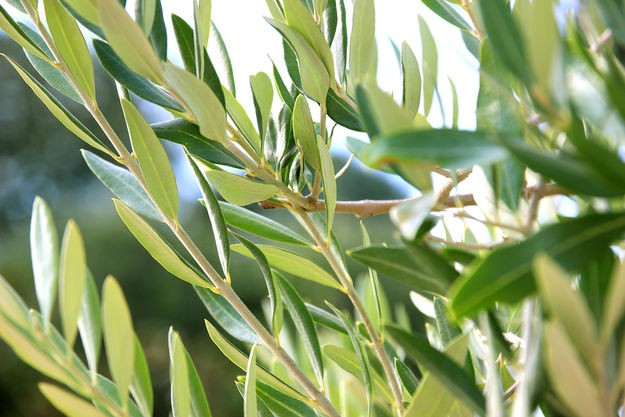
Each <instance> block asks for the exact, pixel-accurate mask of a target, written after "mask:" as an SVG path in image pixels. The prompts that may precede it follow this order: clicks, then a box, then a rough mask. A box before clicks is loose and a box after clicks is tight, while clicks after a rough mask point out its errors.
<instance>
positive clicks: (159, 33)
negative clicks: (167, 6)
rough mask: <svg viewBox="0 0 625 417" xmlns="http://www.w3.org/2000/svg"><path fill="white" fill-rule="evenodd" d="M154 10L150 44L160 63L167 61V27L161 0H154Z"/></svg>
mask: <svg viewBox="0 0 625 417" xmlns="http://www.w3.org/2000/svg"><path fill="white" fill-rule="evenodd" d="M155 3H156V8H155V15H154V23H153V24H152V31H151V32H150V37H149V39H150V43H151V44H152V46H153V47H154V51H155V52H156V55H157V56H158V58H159V59H160V60H161V61H167V44H168V39H167V27H166V26H165V16H164V15H163V5H162V1H161V0H155Z"/></svg>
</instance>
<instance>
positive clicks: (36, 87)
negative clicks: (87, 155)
mask: <svg viewBox="0 0 625 417" xmlns="http://www.w3.org/2000/svg"><path fill="white" fill-rule="evenodd" d="M3 56H4V57H5V58H6V59H7V61H9V63H10V64H11V65H12V66H13V68H15V70H16V71H17V73H18V74H19V75H20V77H22V79H23V80H24V82H25V83H26V84H27V85H28V86H29V87H30V88H31V89H32V90H33V92H34V93H35V94H36V95H37V97H39V100H41V102H42V103H43V104H44V105H45V106H46V107H47V108H48V110H50V112H52V114H53V115H54V117H56V118H57V119H58V121H59V122H61V123H62V124H63V126H65V127H66V128H67V129H68V130H69V131H70V132H72V133H73V134H74V135H76V136H78V138H79V139H81V140H83V141H85V142H86V143H87V144H88V145H90V146H93V147H94V148H96V149H98V150H99V151H102V152H104V153H106V154H109V155H111V156H114V154H113V152H111V151H110V150H109V149H107V148H106V147H105V146H104V145H102V143H101V142H100V140H99V139H98V138H97V137H96V136H95V135H94V134H93V133H91V132H90V131H89V129H87V128H86V127H85V126H84V125H83V124H82V123H81V122H80V121H79V120H78V119H76V117H74V115H72V114H71V113H70V112H69V111H68V110H67V109H66V108H65V107H64V106H63V105H62V104H61V103H60V102H59V101H58V100H57V99H56V98H55V97H54V96H53V95H52V94H50V93H49V92H48V91H47V90H46V89H45V88H44V87H43V86H42V85H41V84H40V83H39V81H37V80H36V79H35V78H33V76H32V75H30V74H29V73H28V72H26V71H25V70H24V69H23V68H22V67H20V66H19V65H18V64H17V63H15V62H14V61H13V60H12V59H11V58H9V57H7V56H6V55H3Z"/></svg>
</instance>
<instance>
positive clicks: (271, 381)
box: [204, 320, 308, 401]
mask: <svg viewBox="0 0 625 417" xmlns="http://www.w3.org/2000/svg"><path fill="white" fill-rule="evenodd" d="M204 323H205V324H206V329H207V330H208V334H209V336H210V338H211V340H212V341H213V343H215V345H216V346H217V347H218V348H219V350H220V351H221V352H222V353H223V354H224V355H225V356H226V357H227V358H228V359H230V361H231V362H232V363H233V364H235V365H236V366H237V367H239V369H243V370H245V369H246V368H247V363H248V357H247V356H246V355H244V354H243V353H242V352H241V351H240V350H239V349H237V348H236V347H235V346H233V345H232V344H231V343H230V342H228V340H226V339H225V338H224V337H223V336H222V335H221V334H220V333H219V331H218V330H217V329H216V328H215V327H214V326H213V325H212V324H210V322H209V321H208V320H204ZM256 375H257V376H258V379H259V380H260V381H263V382H265V383H266V384H268V385H270V386H272V387H273V388H275V389H277V390H278V391H280V392H282V393H284V394H286V395H288V396H290V397H292V398H294V399H298V400H300V401H308V397H306V396H304V395H302V394H300V393H299V392H297V391H295V390H294V389H293V388H291V387H290V386H289V385H287V384H286V383H284V382H283V381H282V380H280V379H278V378H277V377H275V376H274V375H273V374H271V373H269V372H268V371H267V370H265V369H264V368H263V367H262V366H258V367H257V369H256Z"/></svg>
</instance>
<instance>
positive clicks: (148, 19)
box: [135, 0, 156, 37]
mask: <svg viewBox="0 0 625 417" xmlns="http://www.w3.org/2000/svg"><path fill="white" fill-rule="evenodd" d="M155 16H156V0H137V3H136V5H135V19H136V20H137V23H139V25H140V26H141V29H142V30H143V33H145V36H147V37H149V36H150V33H152V26H153V25H154V17H155Z"/></svg>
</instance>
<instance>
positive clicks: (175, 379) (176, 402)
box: [168, 328, 191, 417]
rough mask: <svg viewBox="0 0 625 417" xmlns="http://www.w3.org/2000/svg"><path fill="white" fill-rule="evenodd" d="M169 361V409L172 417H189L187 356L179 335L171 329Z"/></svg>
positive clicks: (189, 395) (189, 400)
mask: <svg viewBox="0 0 625 417" xmlns="http://www.w3.org/2000/svg"><path fill="white" fill-rule="evenodd" d="M168 339H169V361H170V380H171V409H172V412H173V415H174V417H186V416H190V415H191V390H190V388H189V370H188V367H187V355H186V352H185V349H184V346H183V345H182V341H181V340H180V335H179V334H178V332H175V331H174V329H173V328H170V329H169V337H168Z"/></svg>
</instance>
